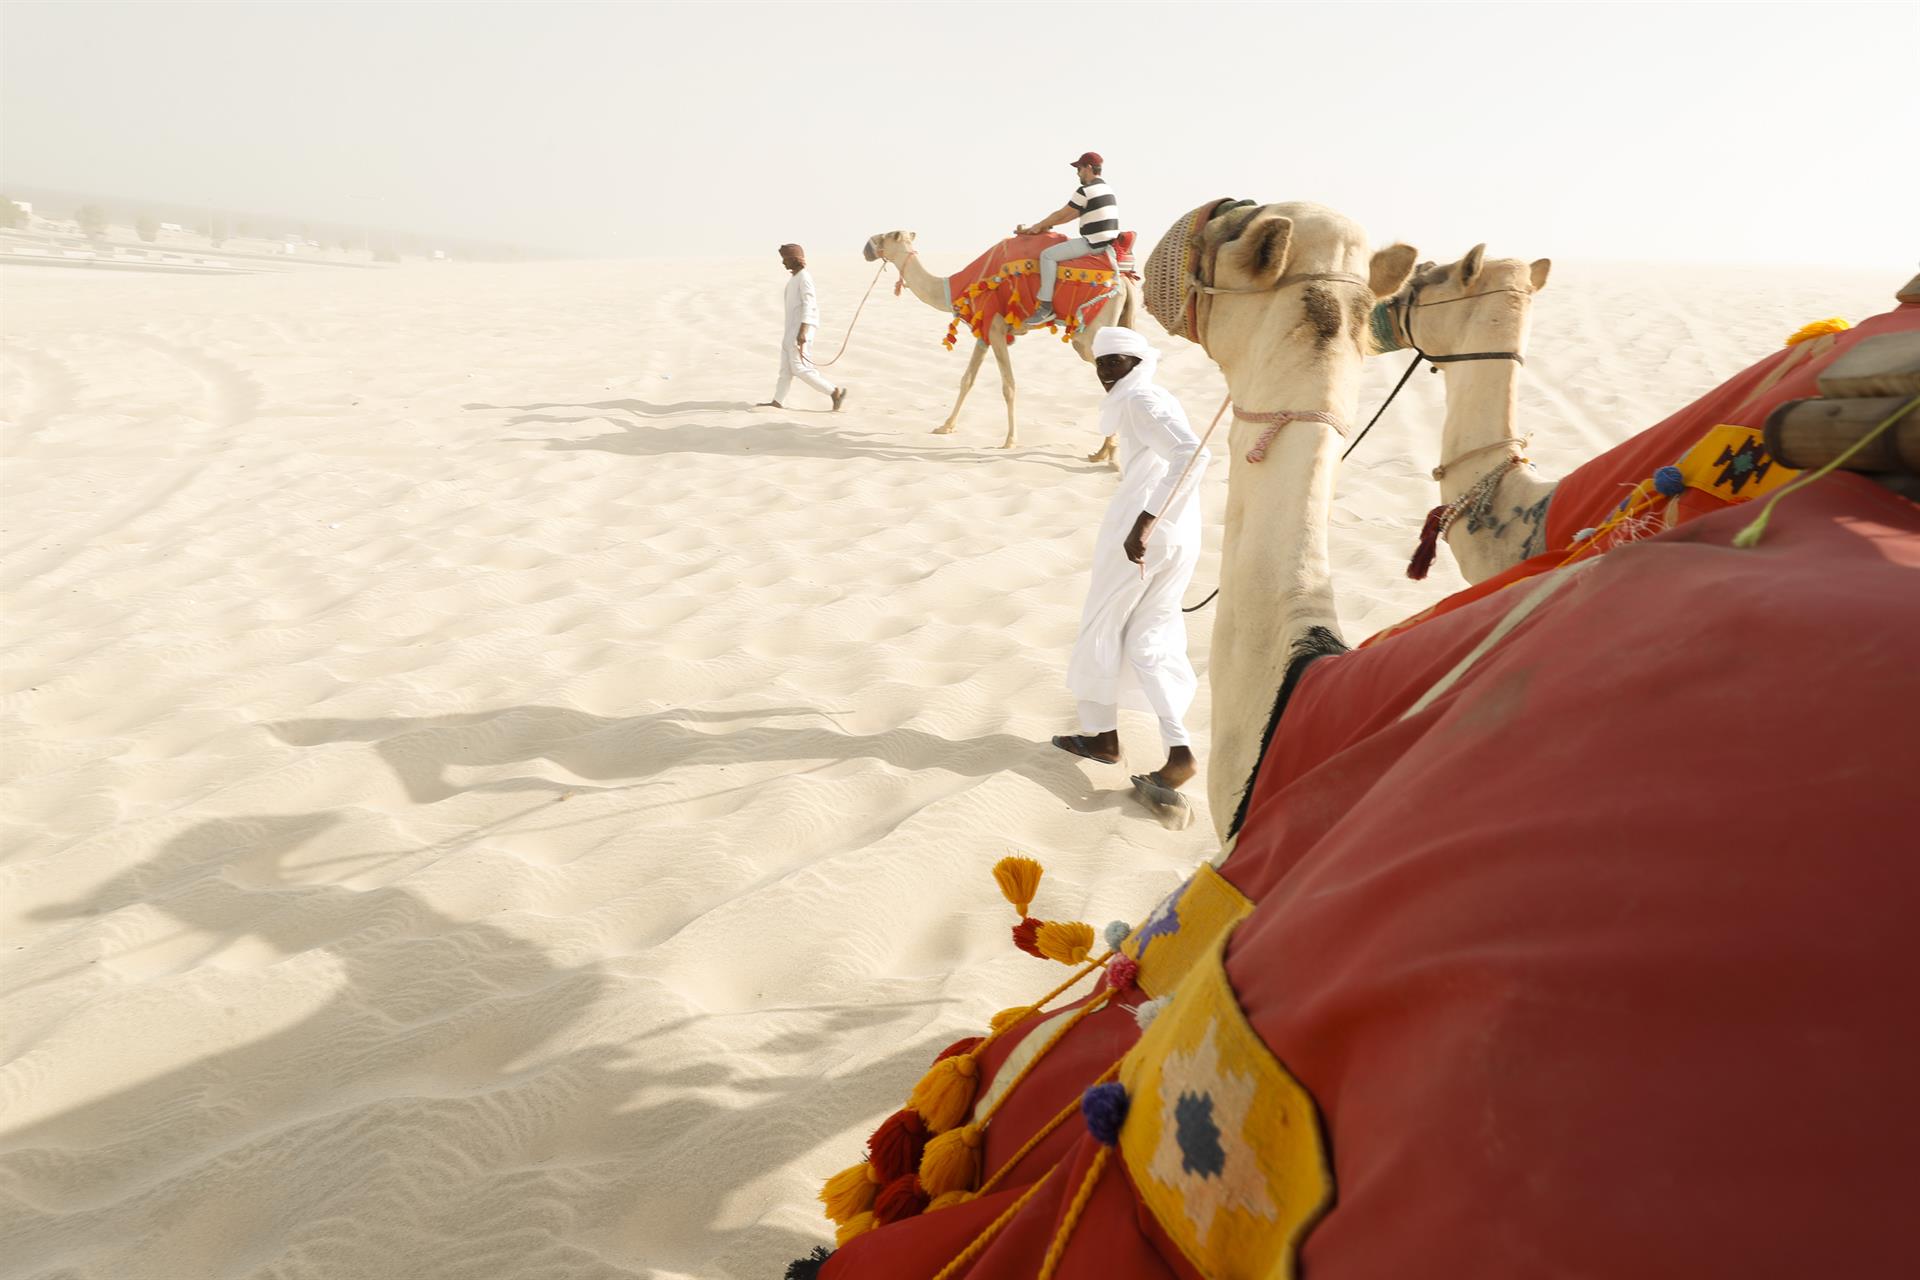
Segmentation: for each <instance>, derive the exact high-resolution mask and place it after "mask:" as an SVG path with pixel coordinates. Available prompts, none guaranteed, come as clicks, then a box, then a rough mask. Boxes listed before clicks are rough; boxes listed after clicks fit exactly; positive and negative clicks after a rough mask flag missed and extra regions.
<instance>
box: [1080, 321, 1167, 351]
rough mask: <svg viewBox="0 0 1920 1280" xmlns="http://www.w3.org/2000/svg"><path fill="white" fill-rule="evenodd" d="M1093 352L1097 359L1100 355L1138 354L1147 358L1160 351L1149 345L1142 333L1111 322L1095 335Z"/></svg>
mask: <svg viewBox="0 0 1920 1280" xmlns="http://www.w3.org/2000/svg"><path fill="white" fill-rule="evenodd" d="M1093 354H1094V357H1095V358H1096V359H1097V358H1099V357H1100V356H1138V357H1139V358H1140V359H1142V360H1145V359H1147V358H1148V357H1150V356H1155V355H1158V354H1159V352H1157V351H1155V350H1154V349H1153V348H1152V347H1151V346H1149V345H1148V344H1147V340H1146V338H1145V337H1144V336H1142V335H1141V334H1140V333H1138V332H1136V331H1134V330H1132V329H1122V328H1121V327H1120V326H1119V325H1117V324H1110V325H1108V326H1107V327H1106V328H1104V329H1101V330H1100V331H1099V332H1097V333H1095V334H1094V335H1093Z"/></svg>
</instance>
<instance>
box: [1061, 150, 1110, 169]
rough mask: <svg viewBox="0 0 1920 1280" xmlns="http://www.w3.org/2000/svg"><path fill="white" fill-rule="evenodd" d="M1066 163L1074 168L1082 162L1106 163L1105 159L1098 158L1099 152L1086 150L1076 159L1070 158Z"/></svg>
mask: <svg viewBox="0 0 1920 1280" xmlns="http://www.w3.org/2000/svg"><path fill="white" fill-rule="evenodd" d="M1068 163H1070V164H1071V165H1072V166H1073V167H1074V168H1076V169H1078V168H1079V167H1080V166H1081V165H1083V164H1096V165H1103V164H1105V163H1106V161H1105V160H1102V159H1101V158H1100V153H1099V152H1098V151H1088V152H1085V153H1084V154H1082V155H1081V157H1080V158H1079V159H1078V160H1072V161H1069V162H1068Z"/></svg>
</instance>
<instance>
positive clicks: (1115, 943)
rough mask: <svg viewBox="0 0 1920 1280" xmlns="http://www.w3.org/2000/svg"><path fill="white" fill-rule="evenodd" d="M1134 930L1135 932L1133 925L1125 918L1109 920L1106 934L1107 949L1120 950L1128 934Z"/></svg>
mask: <svg viewBox="0 0 1920 1280" xmlns="http://www.w3.org/2000/svg"><path fill="white" fill-rule="evenodd" d="M1132 932H1133V926H1132V925H1130V924H1128V923H1127V922H1126V921H1125V920H1109V921H1107V930H1106V934H1105V937H1106V939H1107V950H1109V951H1118V950H1119V949H1120V944H1121V943H1123V942H1125V941H1126V940H1127V935H1128V934H1130V933H1132Z"/></svg>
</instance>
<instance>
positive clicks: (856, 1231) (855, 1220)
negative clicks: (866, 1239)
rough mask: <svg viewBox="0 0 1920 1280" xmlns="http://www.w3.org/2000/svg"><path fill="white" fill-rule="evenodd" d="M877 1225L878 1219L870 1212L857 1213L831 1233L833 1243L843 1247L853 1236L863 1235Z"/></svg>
mask: <svg viewBox="0 0 1920 1280" xmlns="http://www.w3.org/2000/svg"><path fill="white" fill-rule="evenodd" d="M879 1225H880V1223H879V1221H878V1220H877V1219H876V1218H875V1217H874V1216H873V1214H872V1213H862V1214H857V1215H855V1216H854V1217H851V1218H849V1219H847V1220H846V1221H845V1222H843V1223H841V1224H840V1229H839V1230H838V1231H835V1232H834V1233H833V1243H834V1244H835V1245H836V1246H839V1247H842V1248H844V1247H845V1246H846V1243H847V1241H849V1240H851V1239H853V1238H854V1237H855V1236H860V1235H865V1234H866V1233H867V1232H869V1231H871V1230H873V1229H874V1228H875V1227H877V1226H879Z"/></svg>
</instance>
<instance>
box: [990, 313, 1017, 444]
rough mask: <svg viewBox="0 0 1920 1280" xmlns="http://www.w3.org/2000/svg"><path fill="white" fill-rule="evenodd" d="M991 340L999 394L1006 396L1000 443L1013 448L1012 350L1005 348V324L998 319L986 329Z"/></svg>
mask: <svg viewBox="0 0 1920 1280" xmlns="http://www.w3.org/2000/svg"><path fill="white" fill-rule="evenodd" d="M988 336H989V337H990V338H991V339H992V342H993V358H994V361H995V362H996V363H998V364H999V366H1000V394H1001V395H1003V396H1005V397H1006V398H1007V438H1006V440H1005V442H1004V443H1002V444H1001V446H1000V447H1001V448H1002V449H1011V448H1013V438H1014V427H1013V352H1012V351H1010V350H1009V349H1008V348H1007V330H1006V326H1005V325H1003V324H1002V323H1001V322H1000V321H998V320H995V321H994V322H993V328H992V329H991V330H989V331H988Z"/></svg>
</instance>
